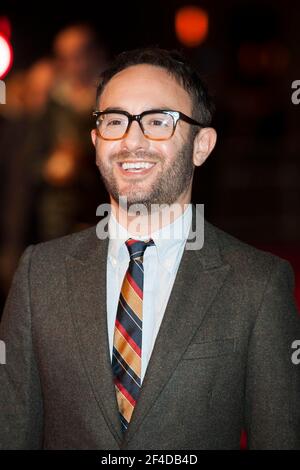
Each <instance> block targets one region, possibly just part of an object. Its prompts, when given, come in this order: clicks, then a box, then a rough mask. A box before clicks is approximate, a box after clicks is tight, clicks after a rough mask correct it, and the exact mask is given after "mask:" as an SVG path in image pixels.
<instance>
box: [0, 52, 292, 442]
mask: <svg viewBox="0 0 300 470" xmlns="http://www.w3.org/2000/svg"><path fill="white" fill-rule="evenodd" d="M96 103H97V109H96V110H95V112H94V116H95V120H96V124H95V129H93V130H92V133H91V135H92V140H93V143H94V145H95V149H96V164H97V166H98V167H99V171H100V174H101V176H102V178H103V181H104V183H105V185H106V188H107V191H108V194H109V197H110V209H111V211H110V215H109V219H108V235H109V237H108V238H104V239H101V237H98V236H97V234H98V232H97V230H96V227H92V228H90V229H87V230H84V231H82V232H80V233H76V234H72V235H69V236H67V237H63V238H59V239H56V240H52V241H50V242H46V243H40V244H37V245H31V246H29V247H28V248H27V249H26V250H25V252H24V254H23V256H22V258H21V260H20V263H19V266H18V269H17V271H16V273H15V276H14V280H13V284H12V287H11V290H10V293H9V296H8V299H7V303H6V306H5V309H4V314H3V319H2V323H1V326H0V339H1V340H2V341H4V342H5V345H6V364H3V365H1V366H0V447H1V448H4V449H11V448H17V449H38V448H44V449H79V448H80V449H110V450H119V449H126V450H127V449H145V450H148V449H154V450H163V449H168V450H169V449H175V450H176V449H178V450H182V449H193V450H196V449H238V448H239V445H240V436H241V432H242V430H243V429H244V430H246V432H247V436H248V448H249V449H297V448H300V406H299V405H300V375H299V370H300V369H299V367H298V368H297V365H295V364H294V363H293V362H292V360H291V357H292V354H293V349H292V344H293V343H294V342H295V340H297V339H300V320H299V317H298V314H297V310H296V307H295V302H294V298H293V285H294V284H293V283H294V276H293V271H292V269H291V267H290V265H289V263H288V262H286V261H284V260H281V259H280V258H277V257H275V256H273V255H271V254H270V253H266V252H263V251H259V250H257V249H255V248H254V247H251V246H249V245H246V244H245V243H243V242H241V241H239V240H237V239H236V238H234V237H232V236H230V235H229V234H226V233H225V232H223V231H221V230H220V229H218V228H216V227H214V226H213V225H211V224H210V223H208V222H207V221H204V243H203V246H202V247H201V249H188V246H190V245H188V240H190V238H191V237H190V235H191V234H192V233H193V231H194V229H195V230H196V232H197V230H199V227H197V221H198V220H202V219H201V217H200V218H199V219H198V217H197V216H198V215H199V209H198V207H195V206H193V205H192V204H191V189H192V182H193V175H194V171H195V169H196V168H197V167H200V166H201V165H202V164H203V163H204V162H205V160H206V158H207V157H208V156H209V155H210V153H211V151H212V150H213V148H214V145H215V142H216V132H215V130H214V129H213V128H212V127H211V119H212V112H213V105H212V102H211V99H210V97H209V95H208V93H207V91H206V88H205V87H204V85H203V83H202V81H201V79H200V77H199V76H198V74H197V73H196V72H195V71H194V70H193V69H192V68H191V67H190V65H188V64H187V63H186V61H185V60H184V59H183V58H182V57H180V56H178V54H174V53H171V52H168V51H164V50H161V49H146V50H136V51H129V52H126V53H123V54H121V55H120V56H118V57H117V58H116V60H115V62H114V63H113V64H112V66H111V68H110V69H108V70H107V71H105V72H104V73H103V75H102V77H101V81H100V83H99V86H98V90H97V100H96ZM124 201H125V202H126V203H124ZM133 208H135V210H132V209H133ZM136 209H138V210H136Z"/></svg>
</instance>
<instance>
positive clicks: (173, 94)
mask: <svg viewBox="0 0 300 470" xmlns="http://www.w3.org/2000/svg"><path fill="white" fill-rule="evenodd" d="M108 107H118V108H121V109H124V110H125V111H128V112H130V113H133V114H134V113H140V112H142V111H145V110H147V109H151V108H152V109H154V108H165V109H173V110H176V111H182V112H183V113H186V114H190V113H191V110H192V102H191V98H190V95H189V94H188V92H187V91H186V90H185V89H184V88H183V87H182V86H181V85H180V84H179V83H178V82H177V81H176V79H175V78H174V77H173V76H171V75H170V74H169V73H168V72H167V71H166V70H165V69H163V68H161V67H157V66H153V65H148V64H141V65H134V66H130V67H128V68H126V69H124V70H122V71H121V72H119V73H117V74H116V75H114V76H113V77H112V78H111V80H110V81H109V82H108V83H107V85H106V86H105V87H104V90H103V92H102V95H101V96H100V101H99V109H100V110H101V111H102V110H104V109H106V108H108Z"/></svg>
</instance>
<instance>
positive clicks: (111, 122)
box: [106, 119, 122, 126]
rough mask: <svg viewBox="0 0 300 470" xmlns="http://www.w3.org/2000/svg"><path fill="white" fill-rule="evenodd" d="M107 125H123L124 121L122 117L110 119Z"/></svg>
mask: <svg viewBox="0 0 300 470" xmlns="http://www.w3.org/2000/svg"><path fill="white" fill-rule="evenodd" d="M106 125H107V126H121V125H122V121H121V120H120V119H110V120H109V121H107V122H106Z"/></svg>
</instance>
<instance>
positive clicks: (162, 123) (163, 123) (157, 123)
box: [146, 115, 172, 127]
mask: <svg viewBox="0 0 300 470" xmlns="http://www.w3.org/2000/svg"><path fill="white" fill-rule="evenodd" d="M171 124H172V122H171V121H170V117H169V116H165V115H162V116H148V119H147V121H146V126H149V127H170V125H171Z"/></svg>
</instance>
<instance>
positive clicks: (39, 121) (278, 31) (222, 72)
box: [0, 0, 300, 312]
mask: <svg viewBox="0 0 300 470" xmlns="http://www.w3.org/2000/svg"><path fill="white" fill-rule="evenodd" d="M299 18H300V4H299V3H298V2H289V1H278V2H274V1H254V0H253V1H237V0H226V1H225V0H224V1H216V0H210V1H197V2H188V1H176V0H172V1H171V0H164V1H157V0H154V1H150V2H142V1H139V2H136V1H127V2H102V1H97V2H94V1H89V2H86V3H83V2H80V3H78V4H77V3H75V2H70V3H69V2H60V3H53V2H50V3H49V2H46V3H43V2H40V3H39V4H38V3H35V4H34V3H33V2H32V3H30V2H26V5H22V4H21V2H17V1H13V0H12V1H10V2H8V3H7V4H5V2H4V3H3V2H2V3H1V6H0V34H2V37H5V38H6V39H7V40H8V42H9V43H11V45H12V48H13V62H12V66H11V68H10V70H9V71H8V73H7V74H6V75H5V76H4V77H3V78H2V80H4V82H5V84H6V104H1V105H0V279H1V281H0V292H1V294H0V298H1V300H0V312H1V310H2V306H3V304H4V301H5V297H6V295H7V292H8V289H9V286H10V283H11V279H12V274H13V272H14V270H15V268H16V265H17V262H18V259H19V257H20V254H21V253H22V251H23V250H24V248H25V247H26V246H27V245H28V244H30V243H37V242H39V241H44V240H49V239H51V238H55V237H58V236H62V235H64V234H67V233H71V232H74V231H77V230H81V229H83V228H85V227H88V226H90V225H92V224H95V223H97V221H98V220H97V217H96V215H95V211H96V207H97V206H98V205H99V204H100V203H102V202H106V201H107V195H106V193H105V190H104V187H103V185H102V182H101V180H100V176H99V175H98V172H97V171H98V170H97V169H96V166H95V156H94V150H93V147H92V145H91V143H90V135H89V132H90V129H91V127H92V126H93V121H92V119H91V117H90V114H91V110H92V109H93V107H94V95H95V88H96V84H97V77H98V76H99V74H100V72H101V70H103V69H104V68H105V67H106V66H107V65H108V64H109V62H110V60H111V58H112V57H113V56H114V55H115V54H116V53H118V52H121V51H123V50H126V49H132V48H136V47H141V46H148V45H157V46H160V47H164V48H177V49H180V50H181V51H182V52H183V53H184V54H186V55H187V56H188V57H189V58H190V60H191V61H192V62H193V63H194V65H195V66H196V67H197V68H198V70H199V71H200V72H201V73H202V76H203V78H204V80H205V81H206V83H207V84H208V87H209V89H210V90H211V92H212V94H213V95H214V97H215V102H216V108H217V112H216V115H215V120H214V126H215V127H216V129H217V132H218V144H217V147H216V149H215V151H214V152H213V154H212V155H211V156H210V158H209V159H208V160H207V161H206V163H205V164H204V165H203V166H202V167H200V168H199V169H198V170H197V173H196V178H195V182H194V191H193V201H194V202H195V203H204V204H205V214H206V217H207V219H208V220H209V221H210V222H212V223H214V224H215V225H217V226H218V227H220V228H222V229H223V230H225V231H228V232H229V233H231V234H232V235H234V236H236V237H238V238H240V239H241V240H243V241H246V242H248V243H251V244H253V245H255V246H257V247H259V248H263V249H265V250H268V251H271V252H273V253H275V254H278V255H279V256H281V257H283V258H286V259H288V260H289V261H290V262H291V263H292V265H293V267H294V270H295V273H296V279H297V287H296V295H297V297H298V298H299V297H300V288H299V277H300V247H299V239H300V215H299V205H300V204H299V203H300V185H299V180H300V165H299V154H300V152H299V150H300V136H299V121H300V105H298V106H297V105H295V104H293V103H292V100H291V95H292V92H293V90H292V88H291V87H292V82H293V81H294V80H297V79H298V80H300V33H299V29H300V27H299ZM0 51H1V49H0ZM0 59H1V52H0Z"/></svg>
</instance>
